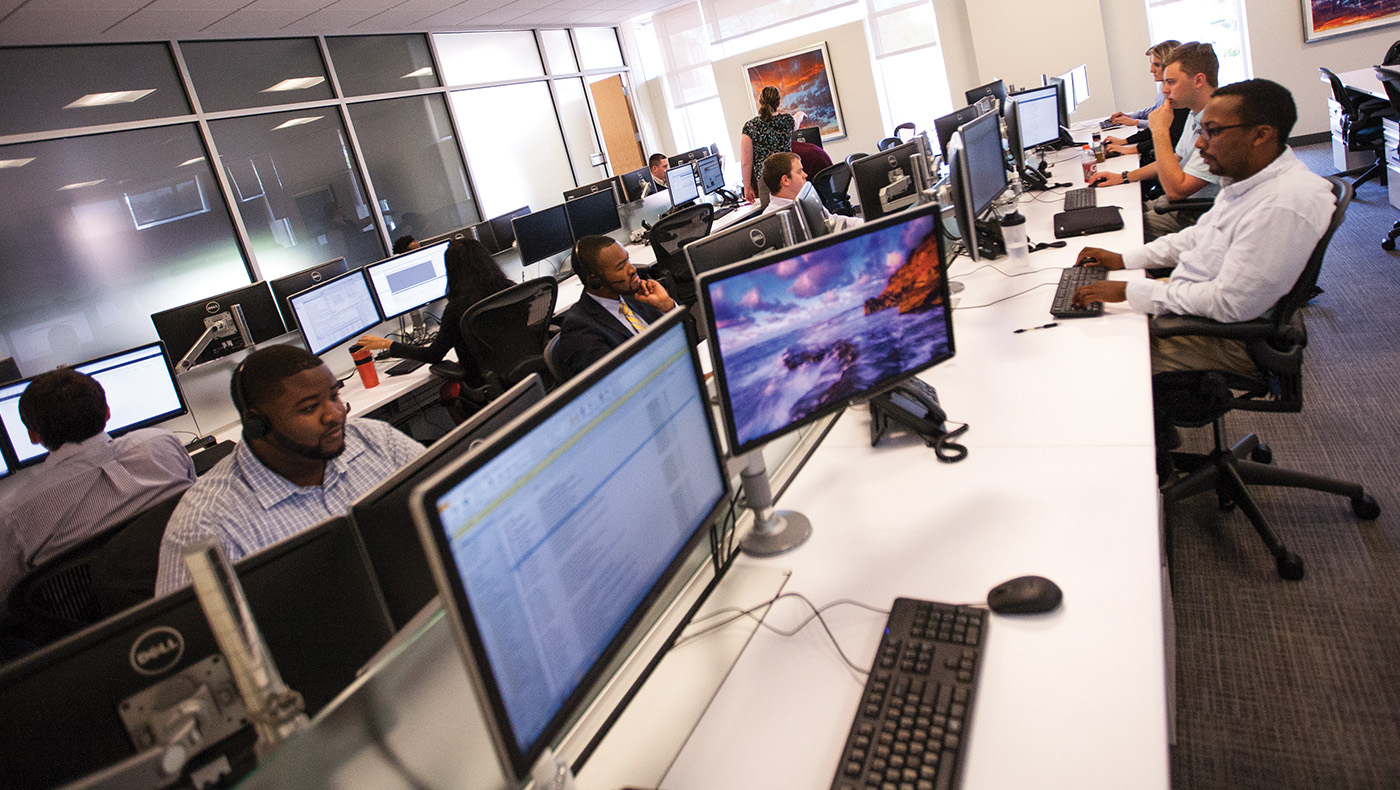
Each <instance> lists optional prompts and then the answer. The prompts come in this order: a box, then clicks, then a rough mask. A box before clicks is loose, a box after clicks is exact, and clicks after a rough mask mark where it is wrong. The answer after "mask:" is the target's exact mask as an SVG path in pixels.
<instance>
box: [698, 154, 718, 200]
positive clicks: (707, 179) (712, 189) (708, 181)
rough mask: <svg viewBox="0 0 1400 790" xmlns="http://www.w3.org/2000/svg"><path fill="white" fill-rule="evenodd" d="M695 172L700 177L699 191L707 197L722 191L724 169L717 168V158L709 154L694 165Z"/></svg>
mask: <svg viewBox="0 0 1400 790" xmlns="http://www.w3.org/2000/svg"><path fill="white" fill-rule="evenodd" d="M695 172H696V173H697V174H698V175H699V176H700V191H702V192H704V193H705V194H707V195H713V194H714V193H716V192H718V191H720V190H721V189H724V169H723V168H721V167H720V166H719V157H718V156H717V155H714V154H711V155H710V156H707V157H704V158H703V159H700V160H699V161H697V162H696V163H695Z"/></svg>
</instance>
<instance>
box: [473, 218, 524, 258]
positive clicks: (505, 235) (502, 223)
mask: <svg viewBox="0 0 1400 790" xmlns="http://www.w3.org/2000/svg"><path fill="white" fill-rule="evenodd" d="M529 213H530V207H529V206H521V207H520V208H518V209H515V210H514V211H507V212H506V213H504V214H502V215H500V216H499V217H492V218H491V219H489V220H487V222H489V223H491V240H492V242H494V244H492V243H489V242H487V241H486V239H481V243H482V244H485V245H486V246H487V248H489V249H490V250H491V254H492V255H495V254H497V253H501V252H505V251H506V250H508V249H510V248H511V247H512V246H514V245H515V220H517V219H519V218H520V217H523V216H525V215H526V214H529Z"/></svg>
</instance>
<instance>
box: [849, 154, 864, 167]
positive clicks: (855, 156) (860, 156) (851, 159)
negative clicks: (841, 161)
mask: <svg viewBox="0 0 1400 790" xmlns="http://www.w3.org/2000/svg"><path fill="white" fill-rule="evenodd" d="M867 156H870V154H851V155H850V156H848V157H846V164H847V165H848V166H849V165H850V164H851V163H852V162H854V161H856V160H857V159H864V158H865V157H867Z"/></svg>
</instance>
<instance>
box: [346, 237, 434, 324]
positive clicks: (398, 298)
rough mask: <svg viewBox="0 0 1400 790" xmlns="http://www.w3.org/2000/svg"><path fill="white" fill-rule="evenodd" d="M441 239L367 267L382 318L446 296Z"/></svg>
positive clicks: (372, 291) (366, 275) (394, 316)
mask: <svg viewBox="0 0 1400 790" xmlns="http://www.w3.org/2000/svg"><path fill="white" fill-rule="evenodd" d="M450 243H451V242H448V241H439V242H437V243H436V244H431V245H427V246H423V247H419V248H418V249H416V250H409V251H408V252H405V253H402V254H400V255H395V256H394V257H392V258H385V259H384V260H382V261H377V262H375V263H371V264H369V265H368V266H365V267H364V271H365V277H367V278H369V285H370V293H371V294H373V296H374V303H375V304H376V305H378V307H379V315H380V316H381V317H382V318H383V320H385V321H387V320H389V319H390V318H397V317H398V316H401V315H403V314H404V313H407V312H411V311H413V310H417V309H418V308H420V307H423V306H424V305H428V304H432V303H433V302H436V301H437V300H439V299H441V298H443V297H444V296H446V295H447V247H448V245H449V244H450Z"/></svg>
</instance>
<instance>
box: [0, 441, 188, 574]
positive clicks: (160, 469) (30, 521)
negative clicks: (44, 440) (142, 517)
mask: <svg viewBox="0 0 1400 790" xmlns="http://www.w3.org/2000/svg"><path fill="white" fill-rule="evenodd" d="M193 482H194V464H193V463H192V462H191V461H190V454H189V453H188V452H186V451H185V447H184V445H183V444H181V443H180V440H179V439H177V438H175V434H173V433H171V432H169V431H165V430H160V429H157V428H146V429H142V430H139V431H132V432H131V433H128V434H126V435H125V436H121V437H119V438H116V439H113V438H112V437H111V436H108V435H107V434H106V433H105V432H103V433H99V434H97V435H96V436H93V437H90V438H88V439H85V440H83V441H81V442H69V443H66V444H63V445H60V446H59V447H58V449H56V450H54V451H53V452H51V453H49V457H48V458H47V459H46V460H45V461H44V463H43V464H42V465H41V466H39V467H38V468H37V469H36V470H34V473H33V474H32V475H28V476H26V477H25V478H24V479H23V480H22V481H21V480H19V479H16V480H14V481H12V482H11V484H10V485H11V486H12V488H13V490H12V491H11V493H10V494H9V495H8V496H6V497H5V498H4V499H3V500H0V602H3V601H4V600H5V597H6V596H8V595H9V594H10V589H11V588H12V587H14V585H15V583H16V582H18V581H19V579H20V577H22V576H23V575H24V574H25V573H27V572H28V571H29V570H30V569H32V568H34V567H36V566H38V565H41V564H43V563H44V562H45V561H47V560H49V559H51V558H53V557H55V556H57V555H59V554H61V553H62V552H63V551H65V550H67V549H69V548H71V547H73V546H76V545H77V544H78V543H80V542H82V541H84V540H86V539H87V538H90V537H92V536H93V535H96V534H98V533H99V532H101V531H102V530H104V529H106V528H107V527H110V526H112V525H114V524H118V523H120V522H122V521H125V520H126V519H129V518H131V517H132V516H135V515H136V514H138V513H140V512H141V511H143V510H146V509H147V508H150V507H151V506H152V505H155V504H156V503H158V502H160V501H161V500H163V499H166V498H168V497H172V496H174V495H176V494H178V493H180V492H181V491H184V490H185V489H186V488H189V486H190V484H191V483H193Z"/></svg>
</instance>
